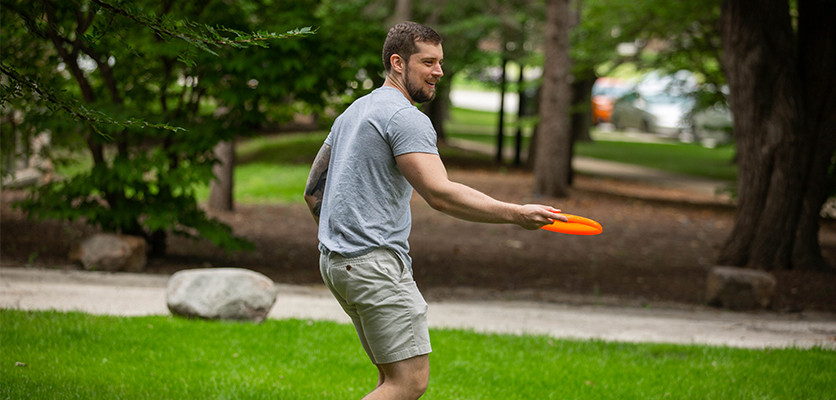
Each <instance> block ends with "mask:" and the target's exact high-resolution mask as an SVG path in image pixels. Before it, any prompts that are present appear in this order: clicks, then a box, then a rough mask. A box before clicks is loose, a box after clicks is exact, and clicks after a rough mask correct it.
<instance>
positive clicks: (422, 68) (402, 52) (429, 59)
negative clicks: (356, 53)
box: [383, 22, 444, 103]
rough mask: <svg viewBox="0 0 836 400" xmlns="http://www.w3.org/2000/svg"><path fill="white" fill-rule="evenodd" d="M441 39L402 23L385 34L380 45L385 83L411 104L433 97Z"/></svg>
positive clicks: (441, 54) (439, 71) (420, 27)
mask: <svg viewBox="0 0 836 400" xmlns="http://www.w3.org/2000/svg"><path fill="white" fill-rule="evenodd" d="M443 61H444V52H443V50H442V48H441V36H440V35H439V34H438V33H436V32H435V31H434V30H432V29H430V28H428V27H426V26H423V25H420V24H416V23H414V22H403V23H400V24H398V25H395V27H393V28H392V29H391V30H389V35H388V36H387V37H386V43H384V45H383V63H384V65H385V66H386V74H387V76H386V81H387V83H389V84H391V85H392V86H395V87H397V88H399V89H400V90H401V91H402V92H403V93H404V95H406V97H407V98H408V99H409V101H410V102H412V103H426V102H428V101H431V100H432V99H433V98H434V97H435V87H436V84H437V83H438V82H439V80H440V79H441V77H442V76H443V75H444V71H442V69H441V63H442V62H443Z"/></svg>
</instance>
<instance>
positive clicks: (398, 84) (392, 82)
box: [383, 73, 415, 106]
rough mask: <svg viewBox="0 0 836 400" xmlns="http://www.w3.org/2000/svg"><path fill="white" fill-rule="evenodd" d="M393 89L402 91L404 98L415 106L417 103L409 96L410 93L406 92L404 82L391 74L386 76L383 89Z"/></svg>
mask: <svg viewBox="0 0 836 400" xmlns="http://www.w3.org/2000/svg"><path fill="white" fill-rule="evenodd" d="M387 86H388V87H393V88H395V89H398V90H400V91H401V94H403V97H406V99H407V100H409V102H410V103H411V104H412V105H413V106H414V105H415V102H414V101H412V97H410V96H409V93H407V91H406V86H405V85H404V84H403V81H402V80H400V79H397V78H396V77H394V76H393V75H392V74H391V73H390V74H386V80H384V81H383V87H387Z"/></svg>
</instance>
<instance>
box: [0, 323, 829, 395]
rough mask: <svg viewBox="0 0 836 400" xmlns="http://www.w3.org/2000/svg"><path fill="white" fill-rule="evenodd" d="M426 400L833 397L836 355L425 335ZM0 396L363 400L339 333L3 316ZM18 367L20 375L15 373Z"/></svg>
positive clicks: (321, 328) (346, 335)
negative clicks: (429, 344)
mask: <svg viewBox="0 0 836 400" xmlns="http://www.w3.org/2000/svg"><path fill="white" fill-rule="evenodd" d="M430 334H431V336H432V340H433V348H434V353H433V354H432V355H431V356H430V360H431V368H432V377H431V380H430V387H429V389H428V391H427V393H426V395H425V396H424V397H423V398H425V399H445V400H446V399H832V398H836V370H834V366H836V352H832V351H826V350H822V349H812V350H799V349H782V350H745V349H733V348H725V347H710V346H682V345H665V344H624V343H606V342H601V341H578V340H557V339H553V338H549V337H546V336H529V335H526V336H514V335H493V334H476V333H473V332H470V331H461V330H448V329H445V330H438V329H433V330H431V332H430ZM0 345H2V353H1V354H0V398H4V399H5V398H11V399H21V398H30V399H69V398H79V399H268V398H269V399H285V400H290V399H359V398H360V397H362V396H363V395H364V394H365V393H367V392H368V391H370V390H371V389H372V388H373V386H374V383H375V381H376V369H375V368H374V367H373V366H372V365H371V364H370V363H369V361H368V358H367V357H366V355H365V354H364V353H363V351H362V349H361V348H360V346H359V343H358V341H357V338H356V333H355V332H354V328H353V327H351V326H350V325H347V324H337V323H333V322H321V321H303V320H278V321H277V320H268V321H266V322H265V323H263V324H261V325H252V324H245V323H232V322H209V321H201V320H185V319H181V318H174V317H166V316H153V317H133V318H126V317H108V316H92V315H88V314H82V313H58V312H23V311H11V310H0ZM17 363H22V364H25V365H19V364H17Z"/></svg>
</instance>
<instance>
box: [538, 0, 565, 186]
mask: <svg viewBox="0 0 836 400" xmlns="http://www.w3.org/2000/svg"><path fill="white" fill-rule="evenodd" d="M570 16H571V14H570V12H569V1H568V0H549V1H548V2H547V4H546V29H545V48H546V52H545V53H546V54H545V56H546V58H545V63H544V66H543V91H542V93H541V98H540V110H539V113H540V126H539V132H538V139H537V147H536V148H535V149H534V150H535V151H536V153H537V155H536V158H535V161H534V191H535V194H537V195H542V196H549V197H566V196H568V194H569V185H568V182H567V180H566V177H567V176H568V172H567V171H566V168H567V165H569V163H567V162H566V160H567V159H568V158H569V157H570V150H571V144H572V143H571V142H572V141H571V132H570V130H569V105H570V102H571V93H570V87H569V83H568V81H569V67H570V64H569V24H570V21H569V18H570Z"/></svg>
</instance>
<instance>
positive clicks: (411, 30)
mask: <svg viewBox="0 0 836 400" xmlns="http://www.w3.org/2000/svg"><path fill="white" fill-rule="evenodd" d="M416 42H425V43H432V44H434V45H438V44H441V35H439V34H438V33H437V32H436V31H434V30H432V28H430V27H428V26H424V25H421V24H419V23H415V22H410V21H407V22H401V23H400V24H397V25H395V26H393V27H392V29H389V34H388V35H386V42H384V43H383V66H384V67H385V68H386V72H389V70H391V69H392V62H391V61H390V60H391V58H392V55H393V54H397V55H399V56H401V58H403V59H404V60H406V61H409V57H412V55H413V54H415V53H417V52H418V47H417V46H415V43H416Z"/></svg>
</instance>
